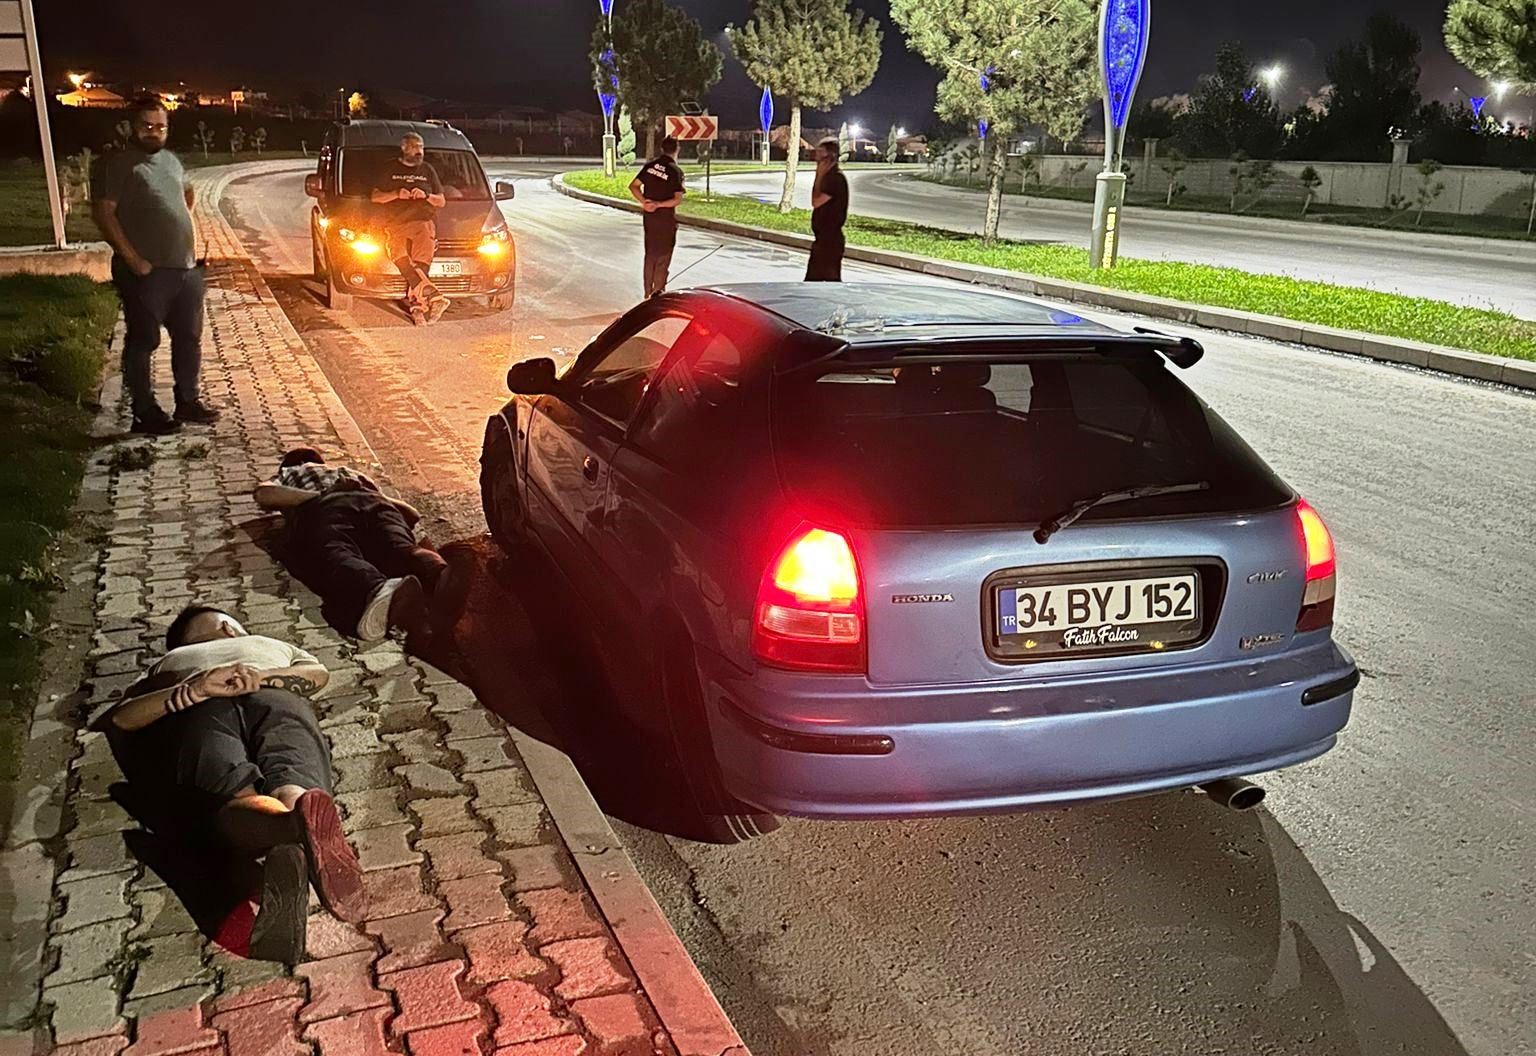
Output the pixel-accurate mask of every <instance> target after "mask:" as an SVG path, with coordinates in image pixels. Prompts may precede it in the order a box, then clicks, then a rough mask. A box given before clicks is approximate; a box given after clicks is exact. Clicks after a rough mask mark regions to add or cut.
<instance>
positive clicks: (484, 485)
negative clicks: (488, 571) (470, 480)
mask: <svg viewBox="0 0 1536 1056" xmlns="http://www.w3.org/2000/svg"><path fill="white" fill-rule="evenodd" d="M480 506H481V508H482V509H483V510H484V511H485V524H486V527H487V528H489V529H490V532H491V538H493V539H495V540H496V545H497V546H499V547H501V549H502V550H503V551H506V552H509V553H510V552H512V551H514V550H516V549H517V548H518V547H519V546H521V545H522V544H523V542H524V536H523V532H524V530H525V528H526V526H527V518H526V517H525V516H524V513H523V500H522V496H520V495H519V494H518V493H517V460H516V457H515V456H514V454H513V451H512V438H511V436H510V435H508V432H507V425H506V422H505V419H502V418H501V417H499V416H498V417H496V418H493V419H491V421H490V423H489V424H488V425H487V426H486V427H485V443H484V445H483V446H482V447H481V453H480Z"/></svg>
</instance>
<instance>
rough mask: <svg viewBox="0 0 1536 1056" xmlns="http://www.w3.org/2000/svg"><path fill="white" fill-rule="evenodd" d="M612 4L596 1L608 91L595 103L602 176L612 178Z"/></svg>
mask: <svg viewBox="0 0 1536 1056" xmlns="http://www.w3.org/2000/svg"><path fill="white" fill-rule="evenodd" d="M613 3H614V0H597V6H598V10H599V11H601V12H602V15H603V35H604V37H605V38H606V40H607V41H608V49H607V51H605V52H604V53H603V66H604V69H605V71H609V72H608V78H609V82H610V83H609V86H608V88H609V90H608V91H606V92H605V91H602V90H599V91H598V93H597V101H598V102H599V103H600V104H602V107H603V174H604V175H606V176H609V177H611V176H613V175H614V174H615V173H616V172H618V168H619V139H618V137H617V136H616V135H614V131H613V112H614V107H615V106H616V105H617V104H618V100H619V74H618V66H617V62H618V60H617V57H616V56H615V55H614V53H613Z"/></svg>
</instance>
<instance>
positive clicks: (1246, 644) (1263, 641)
mask: <svg viewBox="0 0 1536 1056" xmlns="http://www.w3.org/2000/svg"><path fill="white" fill-rule="evenodd" d="M1285 637H1286V636H1285V635H1283V634H1253V635H1249V636H1248V637H1246V638H1239V639H1238V640H1237V644H1238V646H1239V648H1242V649H1245V650H1253V649H1262V648H1264V647H1265V646H1267V645H1279V644H1280V643H1281V642H1283V641H1285Z"/></svg>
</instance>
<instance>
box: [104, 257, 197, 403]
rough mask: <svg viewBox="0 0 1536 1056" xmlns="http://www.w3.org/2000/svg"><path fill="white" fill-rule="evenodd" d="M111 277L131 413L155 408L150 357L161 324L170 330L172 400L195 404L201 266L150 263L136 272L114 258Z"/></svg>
mask: <svg viewBox="0 0 1536 1056" xmlns="http://www.w3.org/2000/svg"><path fill="white" fill-rule="evenodd" d="M112 282H113V284H114V285H115V286H116V287H117V295H118V296H119V297H120V298H122V302H123V322H124V324H125V326H126V328H127V331H128V332H127V336H126V337H125V338H124V340H123V386H124V387H125V388H126V389H127V390H128V399H129V401H130V402H131V404H132V406H133V416H134V417H135V418H143V417H146V416H148V415H152V414H153V413H154V410H155V407H156V403H155V389H154V382H153V380H152V376H151V372H150V363H151V356H152V354H153V353H154V351H155V349H157V348H159V347H160V329H161V327H164V328H165V329H166V330H167V331H169V332H170V335H171V373H172V375H173V376H174V377H175V379H176V403H177V404H178V405H180V404H187V403H196V402H197V397H198V375H199V374H200V373H201V372H202V367H203V292H204V286H203V269H202V267H200V266H199V267H195V268H155V269H154V270H153V271H151V272H150V273H149V274H148V275H135V274H134V273H133V272H132V271H131V270H130V269H129V268H128V266H127V265H126V264H124V263H122V262H121V261H119V260H116V259H114V260H113V262H112Z"/></svg>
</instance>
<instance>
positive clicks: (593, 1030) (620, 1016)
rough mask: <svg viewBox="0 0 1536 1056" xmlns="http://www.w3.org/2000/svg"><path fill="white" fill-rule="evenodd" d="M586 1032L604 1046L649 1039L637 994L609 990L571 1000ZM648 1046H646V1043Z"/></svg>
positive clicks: (611, 1046) (646, 1024)
mask: <svg viewBox="0 0 1536 1056" xmlns="http://www.w3.org/2000/svg"><path fill="white" fill-rule="evenodd" d="M571 1011H573V1012H575V1013H576V1014H577V1015H578V1016H580V1017H581V1022H582V1025H583V1026H585V1027H586V1028H587V1033H589V1034H591V1035H592V1036H593V1037H594V1038H596V1039H597V1043H598V1045H599V1046H600V1047H602V1048H604V1049H608V1048H617V1047H618V1046H620V1045H623V1044H625V1043H626V1042H633V1041H635V1040H637V1039H644V1040H646V1041H647V1042H648V1041H649V1040H650V1033H651V1028H650V1024H649V1023H647V1022H646V1016H645V1008H644V1006H643V1005H642V1004H641V1003H640V995H638V994H609V995H608V996H607V997H588V998H585V999H583V1000H581V1001H573V1002H572V1003H571ZM647 1047H649V1046H647Z"/></svg>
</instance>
